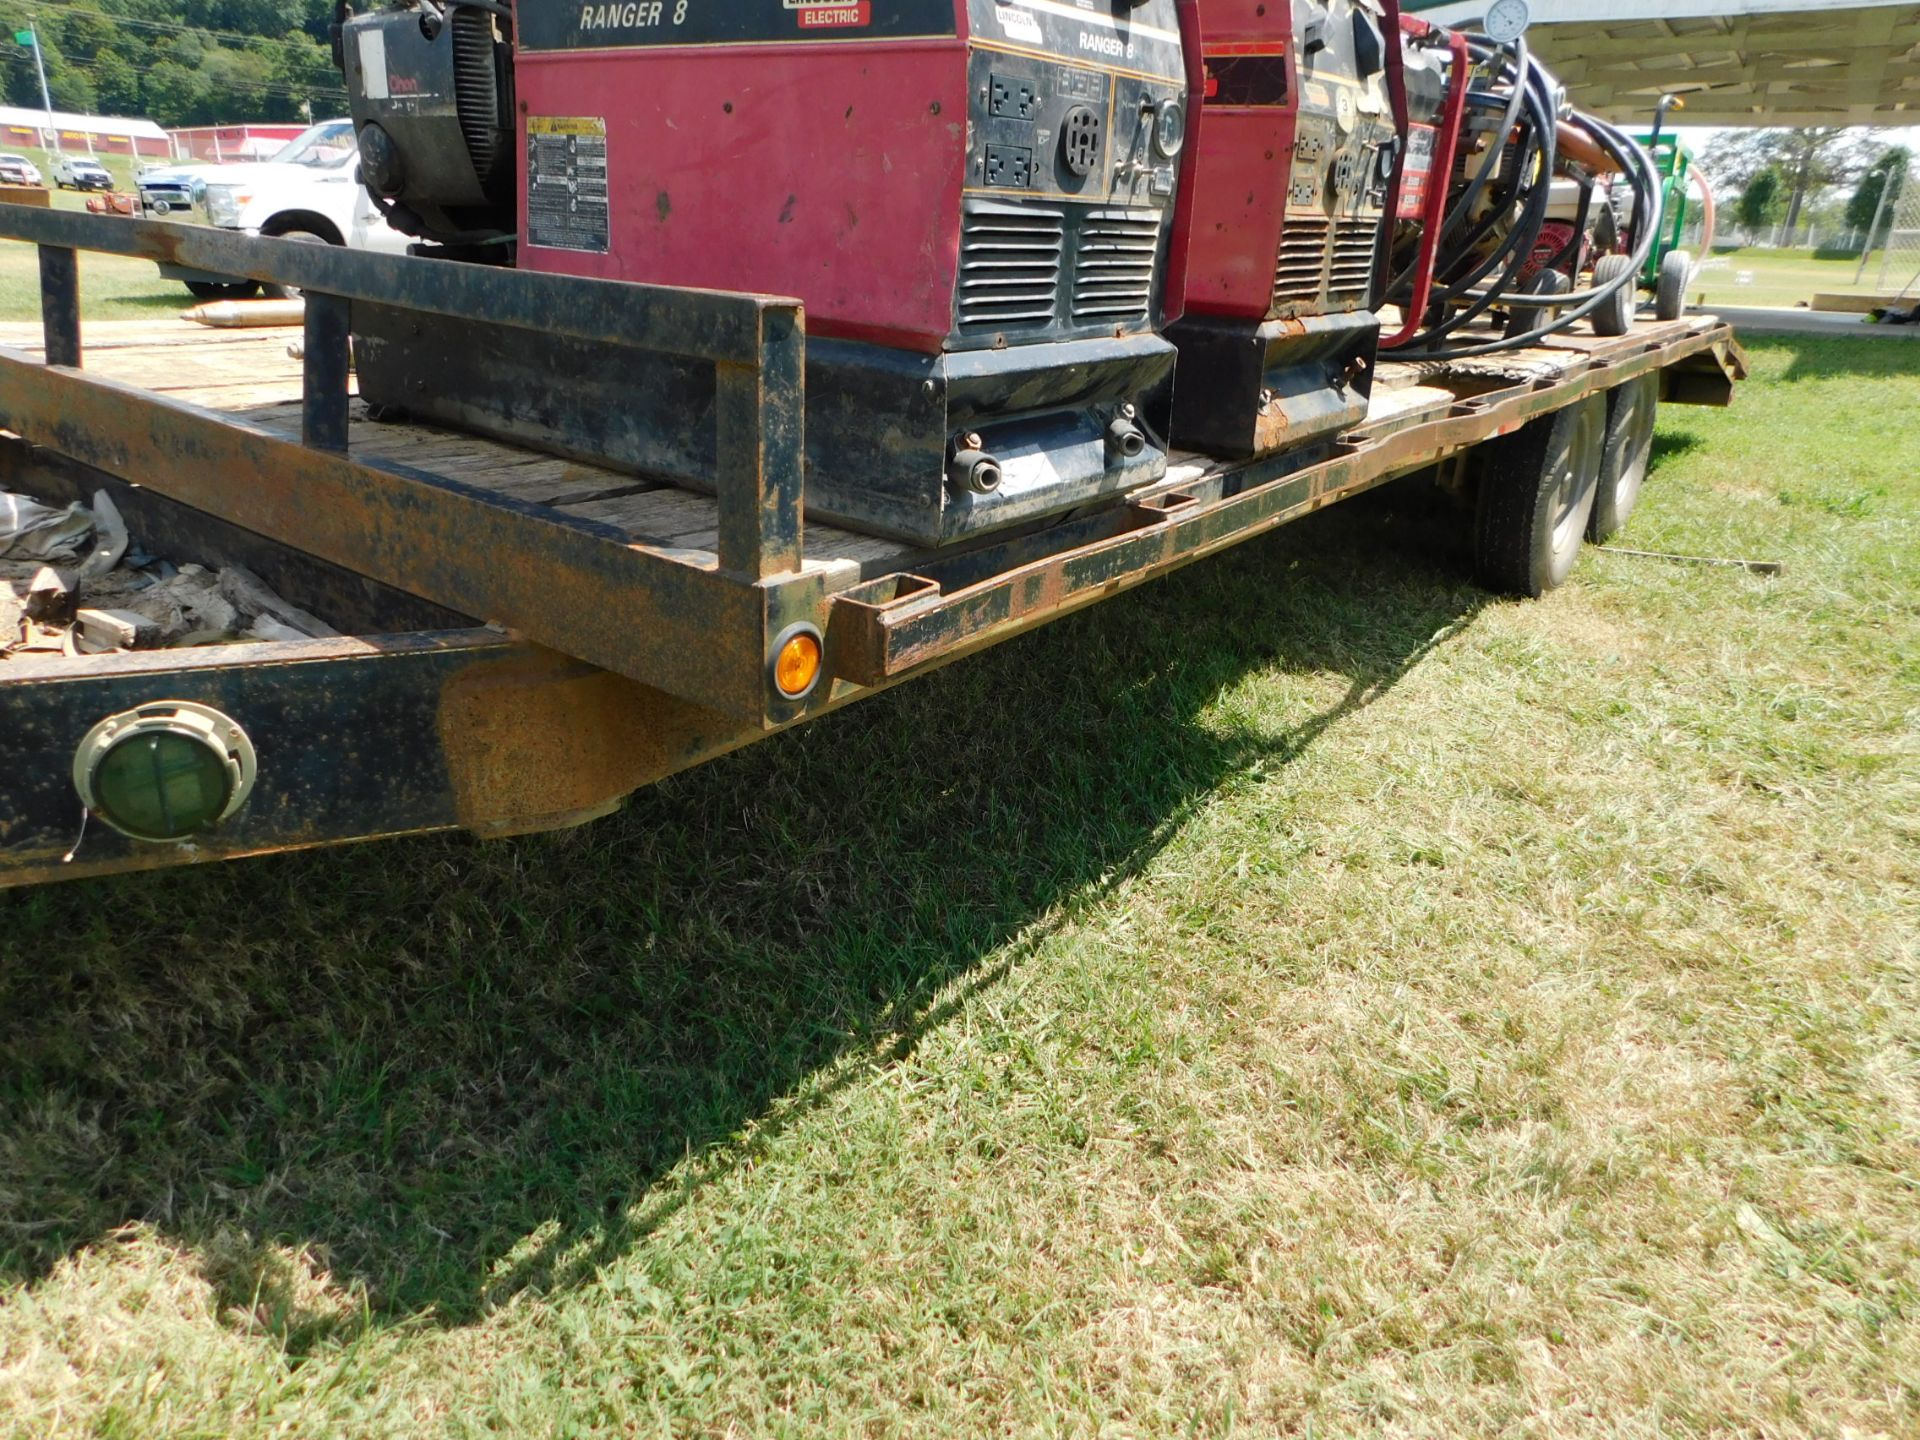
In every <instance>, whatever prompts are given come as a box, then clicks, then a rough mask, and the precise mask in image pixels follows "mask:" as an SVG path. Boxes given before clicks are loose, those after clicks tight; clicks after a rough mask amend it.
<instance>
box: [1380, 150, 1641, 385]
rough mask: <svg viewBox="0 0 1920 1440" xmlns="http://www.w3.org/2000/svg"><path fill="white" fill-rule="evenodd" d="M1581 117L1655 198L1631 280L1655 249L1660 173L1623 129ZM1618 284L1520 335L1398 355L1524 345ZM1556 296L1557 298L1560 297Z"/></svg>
mask: <svg viewBox="0 0 1920 1440" xmlns="http://www.w3.org/2000/svg"><path fill="white" fill-rule="evenodd" d="M1579 118H1580V119H1581V120H1582V121H1583V122H1585V123H1586V124H1587V126H1588V129H1589V130H1590V132H1591V133H1593V134H1594V136H1595V137H1596V138H1597V139H1599V140H1600V141H1601V143H1602V144H1603V145H1604V146H1605V147H1606V148H1608V149H1609V150H1610V151H1612V153H1613V154H1614V155H1615V156H1616V157H1618V158H1620V159H1621V160H1622V161H1623V162H1625V164H1626V165H1627V168H1628V172H1629V174H1630V175H1631V174H1633V173H1635V172H1637V173H1638V175H1639V183H1640V184H1641V185H1643V186H1645V188H1646V190H1647V192H1648V194H1649V196H1650V199H1651V203H1652V210H1651V212H1650V213H1651V215H1652V217H1653V219H1654V224H1652V225H1649V226H1646V227H1644V228H1643V229H1642V230H1641V234H1640V236H1639V237H1638V238H1636V241H1635V244H1634V248H1633V250H1632V252H1631V255H1632V264H1630V265H1629V266H1628V267H1627V269H1626V270H1625V271H1624V272H1623V274H1622V275H1621V277H1620V280H1621V283H1627V282H1628V281H1630V280H1632V279H1633V277H1635V276H1637V275H1638V274H1639V271H1640V267H1641V266H1642V265H1643V264H1644V263H1645V262H1646V257H1647V256H1648V254H1650V253H1651V251H1652V247H1653V236H1654V234H1655V233H1656V232H1657V231H1658V229H1659V224H1658V221H1659V214H1660V208H1661V202H1660V194H1659V186H1658V177H1657V176H1656V175H1655V173H1654V169H1653V162H1652V160H1651V159H1650V158H1649V157H1648V156H1647V154H1646V152H1645V151H1644V150H1641V149H1640V147H1639V146H1638V145H1636V144H1634V142H1633V141H1632V140H1631V139H1629V138H1628V137H1627V136H1626V135H1625V134H1624V133H1623V132H1622V131H1620V130H1618V129H1616V128H1615V127H1614V126H1612V125H1609V124H1607V123H1606V122H1605V121H1603V120H1600V119H1598V118H1597V117H1594V116H1581V117H1579ZM1616 288H1617V286H1614V285H1606V286H1600V287H1596V288H1595V289H1594V290H1593V291H1590V292H1588V293H1589V295H1590V298H1589V299H1587V300H1586V301H1585V302H1584V303H1581V304H1578V305H1575V306H1574V307H1573V308H1572V309H1571V310H1569V311H1567V312H1566V313H1564V314H1561V315H1558V316H1556V317H1555V318H1554V319H1553V320H1550V321H1548V322H1547V323H1546V324H1543V325H1538V326H1535V327H1534V328H1533V329H1531V330H1527V331H1524V332H1522V333H1521V334H1518V335H1509V336H1504V337H1502V338H1500V339H1497V340H1489V341H1485V342H1483V343H1480V344H1477V345H1465V346H1454V347H1448V348H1446V349H1444V350H1438V351H1426V352H1419V353H1409V352H1406V351H1402V352H1398V353H1397V354H1396V357H1395V358H1397V359H1408V360H1468V359H1472V358H1474V357H1476V356H1480V355H1493V354H1498V353H1499V352H1501V351H1504V350H1519V349H1524V348H1526V347H1527V346H1529V345H1533V344H1535V343H1537V342H1538V341H1540V340H1542V339H1545V338H1546V337H1547V336H1549V335H1552V334H1555V333H1557V332H1559V331H1562V330H1565V329H1566V328H1567V327H1568V326H1570V325H1572V324H1574V323H1575V322H1577V321H1579V320H1581V319H1583V318H1585V317H1586V316H1587V315H1589V314H1591V313H1592V312H1593V311H1594V310H1596V309H1598V308H1599V307H1600V306H1601V305H1602V304H1604V303H1605V301H1606V299H1607V297H1608V296H1610V295H1611V294H1612V293H1613V292H1614V290H1615V289H1616ZM1525 298H1526V299H1528V300H1531V301H1538V300H1540V299H1541V298H1542V297H1540V296H1534V295H1529V296H1527V297H1525ZM1555 298H1556V299H1557V298H1558V297H1555Z"/></svg>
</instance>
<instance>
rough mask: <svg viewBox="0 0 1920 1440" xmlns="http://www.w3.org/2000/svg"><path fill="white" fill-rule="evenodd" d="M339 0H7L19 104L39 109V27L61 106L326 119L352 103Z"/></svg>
mask: <svg viewBox="0 0 1920 1440" xmlns="http://www.w3.org/2000/svg"><path fill="white" fill-rule="evenodd" d="M332 17H333V6H332V3H331V0H37V3H32V4H28V3H23V0H0V53H4V54H5V56H6V64H5V74H4V79H5V87H6V88H5V95H6V103H8V104H10V105H25V106H30V107H32V108H35V109H38V108H39V106H40V103H41V99H40V79H39V76H38V74H37V73H36V72H35V68H34V56H33V50H32V48H31V47H30V46H28V45H25V44H22V43H20V41H19V39H18V38H16V37H17V36H18V35H20V34H21V33H23V32H25V31H26V30H27V29H28V28H29V26H32V28H33V29H34V30H35V31H36V32H37V33H38V36H39V40H40V49H41V53H42V56H43V58H44V60H45V63H46V71H47V89H48V91H49V92H50V94H51V96H52V99H53V107H54V109H56V110H73V111H78V112H81V113H83V114H93V115H126V116H135V117H141V118H145V119H149V120H155V121H158V122H159V123H160V124H161V125H166V126H177V125H208V124H225V123H232V122H237V121H243V120H279V121H293V120H301V119H304V118H306V117H307V116H308V114H309V113H311V115H312V118H314V119H316V120H318V119H325V118H327V117H328V116H330V115H336V114H344V113H345V111H346V91H345V88H344V87H343V86H342V84H341V82H340V75H339V72H338V71H336V70H335V69H334V68H333V61H332V58H331V54H330V51H329V47H328V43H327V26H328V23H329V21H330V20H331V19H332Z"/></svg>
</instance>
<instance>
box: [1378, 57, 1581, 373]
mask: <svg viewBox="0 0 1920 1440" xmlns="http://www.w3.org/2000/svg"><path fill="white" fill-rule="evenodd" d="M1522 89H1523V91H1524V93H1525V96H1526V110H1527V118H1528V122H1529V123H1528V125H1527V127H1526V129H1525V131H1524V132H1523V134H1522V136H1521V139H1520V142H1519V145H1520V148H1519V149H1518V150H1517V151H1516V158H1517V161H1518V164H1517V167H1516V169H1517V172H1518V173H1519V174H1522V175H1526V174H1531V175H1532V176H1533V179H1532V181H1531V183H1530V184H1529V185H1528V186H1527V189H1526V193H1525V199H1524V201H1523V203H1522V205H1521V208H1520V213H1519V214H1518V216H1517V217H1516V218H1515V220H1514V223H1513V225H1512V227H1511V228H1510V229H1509V230H1508V232H1507V234H1506V236H1505V238H1504V239H1503V240H1502V241H1501V243H1500V244H1499V245H1498V246H1496V247H1495V248H1494V250H1493V251H1492V252H1491V253H1490V254H1489V255H1487V256H1486V257H1485V258H1484V259H1482V260H1481V261H1480V262H1479V263H1478V264H1476V265H1474V267H1473V269H1472V270H1471V271H1470V272H1469V273H1468V274H1466V275H1464V276H1460V277H1459V278H1457V279H1454V280H1453V281H1451V282H1450V283H1449V284H1448V285H1447V286H1446V287H1445V288H1444V289H1443V290H1441V291H1440V292H1439V293H1438V294H1437V295H1435V296H1434V297H1433V299H1432V301H1431V302H1430V304H1432V305H1436V306H1438V307H1440V308H1441V310H1442V312H1443V313H1442V315H1441V318H1440V319H1438V320H1436V321H1434V322H1433V323H1432V324H1431V325H1429V326H1427V327H1426V329H1425V331H1424V332H1422V333H1421V334H1419V335H1417V336H1416V337H1415V339H1414V340H1413V341H1412V342H1410V344H1409V347H1408V351H1403V352H1400V353H1409V352H1411V350H1412V349H1413V347H1414V346H1419V347H1422V353H1425V352H1427V351H1431V350H1432V349H1433V345H1434V342H1435V341H1437V340H1440V339H1442V338H1443V337H1445V336H1446V335H1448V334H1450V333H1451V332H1453V331H1455V330H1457V329H1459V328H1460V327H1461V326H1463V325H1467V324H1470V323H1471V322H1472V321H1474V320H1475V319H1477V318H1478V317H1479V316H1481V315H1482V314H1484V313H1485V312H1486V311H1487V310H1488V309H1489V308H1491V307H1492V305H1493V304H1494V300H1493V296H1494V295H1496V294H1498V293H1500V292H1501V291H1503V290H1505V289H1506V287H1507V286H1508V285H1511V284H1513V283H1515V282H1516V281H1517V279H1518V277H1519V274H1520V272H1521V270H1523V269H1524V268H1525V267H1526V265H1527V263H1528V262H1529V260H1530V259H1531V258H1532V255H1533V249H1534V246H1535V244H1536V243H1537V241H1538V240H1539V236H1540V230H1541V227H1542V226H1543V225H1544V224H1545V223H1546V216H1547V206H1548V204H1549V201H1550V198H1551V191H1552V185H1553V163H1554V133H1555V125H1554V120H1555V117H1554V114H1553V102H1552V99H1551V96H1550V95H1549V93H1548V91H1547V89H1546V86H1545V83H1544V72H1543V71H1541V70H1540V68H1539V67H1538V66H1537V65H1530V66H1529V73H1528V75H1526V76H1525V77H1524V79H1523V85H1522ZM1503 261H1504V267H1503V266H1502V262H1503ZM1496 268H1498V269H1500V272H1501V273H1500V278H1499V279H1498V280H1497V281H1495V282H1494V283H1493V285H1492V286H1491V287H1490V288H1489V289H1488V290H1487V291H1485V292H1484V293H1482V292H1479V291H1476V290H1475V288H1474V287H1476V286H1478V285H1480V284H1481V283H1482V282H1483V281H1484V280H1486V278H1487V277H1488V276H1489V275H1491V274H1492V273H1493V272H1494V270H1495V269H1496ZM1469 295H1471V296H1472V297H1473V298H1472V300H1471V303H1469V304H1467V305H1466V306H1465V307H1464V308H1462V309H1459V310H1454V311H1451V312H1450V313H1446V307H1448V306H1450V305H1453V304H1454V303H1455V302H1457V301H1460V300H1463V299H1466V298H1467V297H1468V296H1469Z"/></svg>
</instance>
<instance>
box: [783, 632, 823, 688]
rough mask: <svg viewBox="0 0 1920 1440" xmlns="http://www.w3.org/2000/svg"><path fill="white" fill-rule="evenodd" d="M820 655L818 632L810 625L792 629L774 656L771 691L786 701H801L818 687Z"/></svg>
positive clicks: (784, 637)
mask: <svg viewBox="0 0 1920 1440" xmlns="http://www.w3.org/2000/svg"><path fill="white" fill-rule="evenodd" d="M823 653H824V652H823V651H822V649H821V646H820V632H819V631H818V630H816V629H814V628H813V626H811V625H795V626H793V627H792V628H791V629H789V630H788V631H787V632H786V633H785V634H784V635H782V636H781V637H780V640H779V643H778V645H777V646H776V647H775V649H774V652H773V686H774V689H776V690H778V691H779V692H780V694H781V695H782V696H783V697H785V698H786V699H788V700H799V699H802V698H804V697H805V696H806V695H807V693H808V692H809V691H811V690H812V689H813V687H814V686H815V685H816V684H818V683H819V680H820V661H821V659H822V656H823Z"/></svg>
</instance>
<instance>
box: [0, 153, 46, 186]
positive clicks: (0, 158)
mask: <svg viewBox="0 0 1920 1440" xmlns="http://www.w3.org/2000/svg"><path fill="white" fill-rule="evenodd" d="M45 183H46V181H44V180H42V179H41V178H40V167H39V166H38V165H36V164H34V163H33V162H32V161H31V160H29V159H27V157H26V156H24V155H0V184H5V185H44V184H45Z"/></svg>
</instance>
